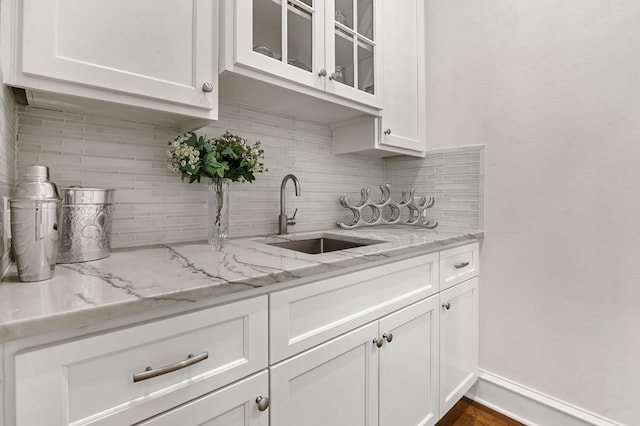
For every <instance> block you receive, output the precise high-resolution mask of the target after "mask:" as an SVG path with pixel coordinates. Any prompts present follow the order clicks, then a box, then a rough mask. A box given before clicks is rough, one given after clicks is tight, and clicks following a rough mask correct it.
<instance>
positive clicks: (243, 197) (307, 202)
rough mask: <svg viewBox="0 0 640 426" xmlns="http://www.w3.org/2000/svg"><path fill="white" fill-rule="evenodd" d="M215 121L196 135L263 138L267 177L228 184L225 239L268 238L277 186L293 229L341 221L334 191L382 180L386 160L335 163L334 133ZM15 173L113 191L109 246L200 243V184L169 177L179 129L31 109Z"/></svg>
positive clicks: (231, 108)
mask: <svg viewBox="0 0 640 426" xmlns="http://www.w3.org/2000/svg"><path fill="white" fill-rule="evenodd" d="M219 116H220V118H219V120H218V121H216V122H215V123H214V124H212V125H210V126H208V127H205V128H203V129H201V130H200V131H198V133H205V134H208V135H218V134H221V133H223V132H224V131H225V130H229V131H231V132H232V133H236V134H239V135H241V136H243V137H245V138H247V139H249V140H250V141H256V140H260V141H261V142H262V144H263V147H264V150H265V165H266V166H267V168H268V169H269V170H268V172H266V173H264V174H261V175H258V176H257V178H256V180H255V181H254V182H253V183H251V184H249V183H233V184H232V185H231V192H230V216H231V220H230V226H231V229H230V233H231V235H232V236H247V235H257V234H267V233H275V232H276V231H277V216H278V214H279V199H280V182H281V180H282V178H283V177H284V176H285V175H286V174H288V173H294V174H295V175H296V176H297V177H298V178H299V179H300V182H301V187H302V195H301V196H300V197H295V196H294V192H293V188H292V187H291V188H287V191H286V199H287V203H286V204H287V212H288V213H289V214H292V213H293V210H294V209H295V208H298V214H297V225H296V226H295V228H293V231H294V232H295V231H305V230H314V229H321V228H330V227H332V226H335V221H336V220H337V219H339V218H341V216H343V215H344V212H343V211H341V210H343V209H342V207H340V206H339V205H338V203H337V196H338V195H339V193H349V192H350V191H351V192H352V193H353V192H355V193H358V192H359V190H360V188H361V187H363V186H377V185H378V184H379V183H380V182H382V181H383V180H384V160H381V159H372V158H367V157H363V156H358V155H347V156H339V157H334V156H333V154H332V145H331V129H330V128H329V127H328V126H326V125H322V124H317V123H313V122H308V121H299V120H294V119H292V118H288V117H282V116H278V115H272V114H267V113H264V112H260V111H256V110H252V109H250V108H245V107H240V106H235V105H221V108H220V114H219ZM18 117H19V125H18V134H19V142H18V161H17V166H18V170H21V169H22V168H23V167H24V166H26V165H29V164H36V163H38V164H44V165H47V166H49V168H50V171H51V180H52V181H54V182H55V183H56V184H57V185H58V186H59V187H65V186H69V185H82V186H85V187H100V188H115V189H116V193H115V200H116V206H115V209H114V218H113V234H112V246H113V247H125V246H140V245H148V244H154V243H164V242H179V241H194V240H202V239H205V238H206V230H205V229H206V224H207V217H208V216H207V214H206V212H207V206H206V190H207V185H206V183H204V182H203V183H201V184H196V183H194V184H188V183H186V182H181V180H180V176H179V175H177V174H174V173H172V172H171V171H169V170H168V167H167V166H168V156H167V149H168V146H167V143H168V141H170V140H173V138H174V137H175V136H176V135H177V134H178V133H179V131H178V129H175V128H168V127H162V126H157V125H152V124H142V123H136V122H128V121H122V120H110V119H106V118H101V117H94V116H89V115H79V114H71V113H64V112H58V111H51V110H45V109H39V108H32V107H19V109H18Z"/></svg>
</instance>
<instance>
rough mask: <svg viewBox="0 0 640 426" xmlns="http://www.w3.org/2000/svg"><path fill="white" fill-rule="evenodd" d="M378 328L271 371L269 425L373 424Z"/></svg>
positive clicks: (356, 333)
mask: <svg viewBox="0 0 640 426" xmlns="http://www.w3.org/2000/svg"><path fill="white" fill-rule="evenodd" d="M377 336H378V324H377V322H376V323H373V324H368V325H366V326H363V327H360V328H358V329H356V330H354V331H351V332H349V333H347V334H345V335H343V336H341V337H338V338H336V339H334V340H331V341H330V342H327V343H324V344H322V345H320V346H318V347H315V348H313V349H310V350H308V351H306V352H303V353H302V354H300V355H297V356H295V357H293V358H291V359H289V360H287V361H283V362H281V363H280V364H277V365H275V366H273V367H271V425H273V426H276V425H277V426H299V425H305V426H326V425H332V426H342V425H344V426H357V425H371V426H373V425H377V424H378V410H377V408H378V407H377V405H378V374H377V373H378V349H377V348H376V346H375V344H373V343H372V341H373V339H376V338H377Z"/></svg>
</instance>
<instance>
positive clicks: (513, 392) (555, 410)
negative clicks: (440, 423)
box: [466, 369, 624, 426]
mask: <svg viewBox="0 0 640 426" xmlns="http://www.w3.org/2000/svg"><path fill="white" fill-rule="evenodd" d="M466 396H467V397H468V398H470V399H473V400H474V401H477V402H478V403H480V404H482V405H484V406H486V407H489V408H491V409H493V410H495V411H497V412H499V413H502V414H504V415H506V416H509V417H511V418H512V419H514V420H517V421H519V422H521V423H524V424H525V425H528V426H593V425H595V426H624V425H623V424H621V423H618V422H615V421H613V420H609V419H607V418H605V417H602V416H600V415H598V414H596V413H592V412H590V411H587V410H585V409H583V408H580V407H576V406H575V405H572V404H569V403H567V402H564V401H561V400H559V399H557V398H554V397H552V396H549V395H546V394H543V393H541V392H538V391H536V390H534V389H531V388H528V387H526V386H523V385H521V384H519V383H515V382H513V381H511V380H509V379H505V378H504V377H501V376H498V375H497V374H493V373H491V372H489V371H486V370H482V369H480V371H479V374H478V382H477V383H476V384H475V385H474V386H473V387H472V388H471V389H470V390H469V392H467V394H466Z"/></svg>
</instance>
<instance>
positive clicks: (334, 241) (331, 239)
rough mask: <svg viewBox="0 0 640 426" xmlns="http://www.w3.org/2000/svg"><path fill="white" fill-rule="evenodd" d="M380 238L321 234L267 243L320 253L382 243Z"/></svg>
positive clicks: (303, 251) (310, 252)
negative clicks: (319, 235)
mask: <svg viewBox="0 0 640 426" xmlns="http://www.w3.org/2000/svg"><path fill="white" fill-rule="evenodd" d="M384 242H385V241H381V240H370V239H366V238H353V237H345V238H342V237H337V236H321V237H315V238H306V239H298V240H290V241H281V242H274V243H267V244H268V245H270V246H274V247H281V248H285V249H288V250H294V251H299V252H302V253H307V254H322V253H329V252H332V251H338V250H346V249H350V248H355V247H363V246H369V245H373V244H380V243H384Z"/></svg>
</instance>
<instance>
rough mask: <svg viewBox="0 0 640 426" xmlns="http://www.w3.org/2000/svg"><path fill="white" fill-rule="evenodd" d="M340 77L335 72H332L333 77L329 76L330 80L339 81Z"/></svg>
mask: <svg viewBox="0 0 640 426" xmlns="http://www.w3.org/2000/svg"><path fill="white" fill-rule="evenodd" d="M337 78H338V75H337V74H336V73H335V72H332V73H331V75H330V76H329V80H337Z"/></svg>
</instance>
